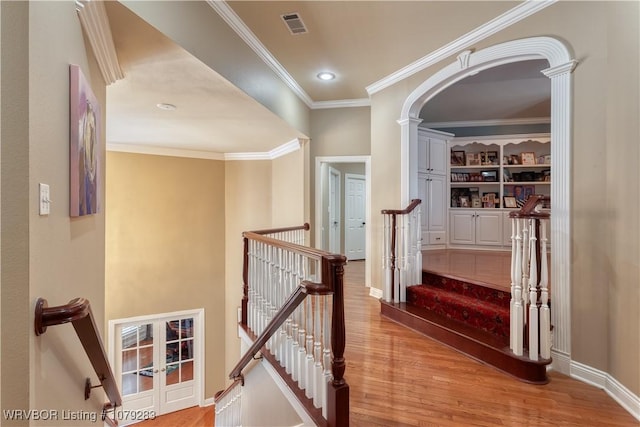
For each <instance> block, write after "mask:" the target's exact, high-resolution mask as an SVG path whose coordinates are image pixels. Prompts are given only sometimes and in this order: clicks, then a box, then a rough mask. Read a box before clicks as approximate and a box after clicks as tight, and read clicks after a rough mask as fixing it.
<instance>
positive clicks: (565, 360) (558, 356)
mask: <svg viewBox="0 0 640 427" xmlns="http://www.w3.org/2000/svg"><path fill="white" fill-rule="evenodd" d="M551 359H552V362H551V369H553V370H554V371H557V372H560V373H561V374H565V375H571V357H569V355H567V354H565V353H559V352H557V351H555V350H554V349H551Z"/></svg>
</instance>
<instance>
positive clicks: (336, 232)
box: [328, 167, 341, 254]
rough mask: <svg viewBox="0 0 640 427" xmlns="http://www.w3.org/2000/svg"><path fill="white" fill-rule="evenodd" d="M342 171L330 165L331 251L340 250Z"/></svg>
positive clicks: (336, 251)
mask: <svg viewBox="0 0 640 427" xmlns="http://www.w3.org/2000/svg"><path fill="white" fill-rule="evenodd" d="M340 199H341V194H340V171H338V170H337V169H334V168H332V167H329V207H328V209H329V252H333V253H336V254H339V253H341V250H340Z"/></svg>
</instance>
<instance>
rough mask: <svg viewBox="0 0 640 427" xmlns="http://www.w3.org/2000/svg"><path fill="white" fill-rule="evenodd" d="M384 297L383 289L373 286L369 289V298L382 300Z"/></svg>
mask: <svg viewBox="0 0 640 427" xmlns="http://www.w3.org/2000/svg"><path fill="white" fill-rule="evenodd" d="M382 295H383V293H382V289H378V288H374V287H373V286H372V287H370V288H369V296H372V297H374V298H377V299H380V298H382Z"/></svg>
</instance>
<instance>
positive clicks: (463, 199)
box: [460, 196, 471, 208]
mask: <svg viewBox="0 0 640 427" xmlns="http://www.w3.org/2000/svg"><path fill="white" fill-rule="evenodd" d="M460 207H461V208H469V207H471V205H470V204H469V196H460Z"/></svg>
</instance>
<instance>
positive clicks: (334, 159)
mask: <svg viewBox="0 0 640 427" xmlns="http://www.w3.org/2000/svg"><path fill="white" fill-rule="evenodd" d="M328 163H364V170H365V173H364V174H365V177H366V184H365V188H366V198H367V205H366V209H365V213H366V217H367V219H366V222H367V224H371V156H318V157H316V171H315V175H316V176H315V193H316V194H315V223H316V226H315V246H316V248H318V249H323V243H322V239H321V236H322V165H323V164H328ZM371 228H372V227H367V229H366V231H365V235H366V242H365V244H366V246H365V249H366V251H367V254H366V258H365V271H364V284H365V286H367V287H368V288H370V287H371V267H372V266H371V264H372V262H371ZM372 289H373V288H372Z"/></svg>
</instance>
